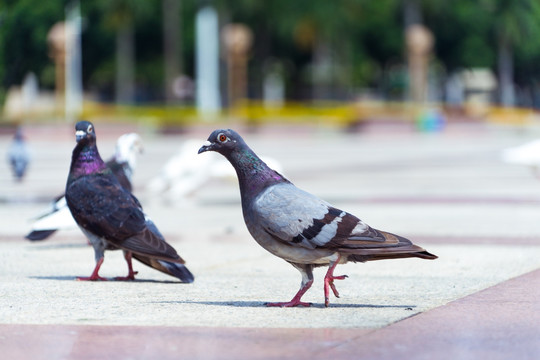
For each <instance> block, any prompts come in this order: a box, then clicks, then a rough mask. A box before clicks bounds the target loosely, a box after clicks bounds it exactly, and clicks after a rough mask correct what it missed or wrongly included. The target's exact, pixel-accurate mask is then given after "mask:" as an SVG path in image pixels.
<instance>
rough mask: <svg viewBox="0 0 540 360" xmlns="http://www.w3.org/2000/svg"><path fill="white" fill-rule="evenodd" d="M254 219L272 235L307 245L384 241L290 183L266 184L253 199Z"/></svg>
mask: <svg viewBox="0 0 540 360" xmlns="http://www.w3.org/2000/svg"><path fill="white" fill-rule="evenodd" d="M253 212H254V216H255V219H256V221H257V222H258V223H259V224H260V225H261V226H262V227H263V229H264V230H265V231H266V232H268V233H270V234H271V235H273V236H274V237H275V238H277V239H279V240H281V241H283V242H287V243H290V244H291V245H292V244H295V245H298V246H302V247H305V248H309V249H314V248H321V247H327V248H340V247H342V246H343V245H346V244H345V243H349V245H350V243H353V244H355V246H361V245H366V244H362V242H367V243H368V244H373V243H376V244H377V246H380V244H381V243H383V242H385V237H384V236H383V235H382V233H381V232H379V231H377V230H375V229H372V228H370V227H369V226H368V225H367V224H366V223H364V222H363V221H362V220H360V219H358V218H357V217H355V216H354V215H351V214H349V213H347V212H345V211H342V210H339V209H337V208H335V207H333V206H332V205H330V204H329V203H327V202H326V201H324V200H321V199H319V198H318V197H316V196H315V195H312V194H310V193H308V192H306V191H303V190H301V189H298V188H297V187H296V186H294V185H293V184H279V185H275V186H272V187H269V188H268V189H267V190H265V191H264V192H263V193H261V194H260V195H259V196H258V197H257V199H256V200H255V203H254V206H253Z"/></svg>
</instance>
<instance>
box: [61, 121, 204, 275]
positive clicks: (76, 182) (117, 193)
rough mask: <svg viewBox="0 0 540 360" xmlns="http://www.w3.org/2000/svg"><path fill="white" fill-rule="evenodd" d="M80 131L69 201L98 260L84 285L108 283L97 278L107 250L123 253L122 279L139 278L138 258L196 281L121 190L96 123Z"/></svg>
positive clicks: (82, 126)
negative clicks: (125, 271)
mask: <svg viewBox="0 0 540 360" xmlns="http://www.w3.org/2000/svg"><path fill="white" fill-rule="evenodd" d="M75 130H76V133H75V134H76V139H77V145H76V146H75V149H74V150H73V155H72V158H71V166H70V170H69V175H68V180H67V184H66V202H67V205H68V207H69V210H70V211H71V214H72V215H73V218H74V219H75V221H76V222H77V225H79V227H80V228H81V230H82V232H83V233H84V234H85V235H86V237H87V238H88V239H89V241H90V242H91V243H92V245H93V247H94V252H95V258H96V267H95V268H94V271H93V272H92V275H90V276H89V277H82V278H79V280H105V278H102V277H100V276H99V274H98V273H99V268H100V267H101V264H102V263H103V260H104V254H105V250H115V249H122V250H123V251H124V257H125V259H126V262H127V264H128V271H129V272H128V275H127V276H125V277H118V278H116V279H117V280H134V279H135V274H137V272H136V271H133V267H132V264H131V258H132V257H134V258H135V259H137V260H139V261H141V262H142V263H144V264H146V265H148V266H150V267H152V268H154V269H156V270H159V271H161V272H164V273H166V274H168V275H171V276H175V277H177V278H179V279H180V280H182V281H183V282H187V283H190V282H193V280H194V277H193V275H192V274H191V272H190V271H189V270H188V269H187V267H185V266H184V265H183V264H184V263H185V262H184V260H183V259H182V258H181V257H180V256H179V255H178V254H177V252H176V250H175V249H174V248H173V247H172V246H170V245H169V244H168V243H167V242H166V241H165V239H164V238H163V235H162V234H161V233H160V232H159V230H158V229H157V227H156V226H155V224H154V223H153V222H152V220H150V219H149V218H148V217H147V216H146V215H145V214H144V212H143V209H142V207H141V204H140V203H139V201H138V200H137V198H135V196H133V195H132V194H131V192H129V191H128V190H126V189H124V188H123V187H122V186H121V185H120V183H119V182H118V179H117V178H116V177H115V176H114V175H113V174H112V171H111V169H109V168H108V167H107V166H106V165H105V162H103V160H102V159H101V156H100V155H99V151H98V148H97V146H96V134H95V132H94V126H93V125H92V123H90V122H88V121H79V122H78V123H77V124H76V126H75Z"/></svg>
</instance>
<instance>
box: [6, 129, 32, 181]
mask: <svg viewBox="0 0 540 360" xmlns="http://www.w3.org/2000/svg"><path fill="white" fill-rule="evenodd" d="M8 161H9V164H10V166H11V170H12V171H13V176H14V177H15V180H17V181H22V179H23V177H24V174H25V173H26V169H27V168H28V163H29V162H30V153H29V151H28V146H27V145H26V142H25V140H24V136H23V132H22V128H20V127H19V128H17V131H16V132H15V137H14V138H13V141H12V142H11V145H10V146H9V149H8Z"/></svg>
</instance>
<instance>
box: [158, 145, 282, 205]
mask: <svg viewBox="0 0 540 360" xmlns="http://www.w3.org/2000/svg"><path fill="white" fill-rule="evenodd" d="M199 147H200V140H198V139H197V140H195V139H188V140H186V141H184V143H183V144H182V146H181V147H180V149H179V150H178V152H177V153H176V154H175V155H174V156H172V157H171V158H170V159H169V160H168V161H167V162H166V163H165V165H164V166H163V168H162V169H161V172H160V174H159V175H158V176H156V177H154V178H153V179H152V180H151V181H150V182H149V184H148V189H149V190H150V191H151V192H153V193H156V194H159V193H161V194H164V193H166V194H167V196H168V198H171V197H172V198H175V199H178V198H183V197H187V196H189V195H191V194H193V193H195V192H196V191H197V190H198V189H200V188H201V187H202V186H203V185H204V184H206V183H207V182H208V181H210V180H211V179H234V180H235V181H236V172H235V171H234V168H233V167H232V166H231V164H230V163H229V162H228V161H227V160H225V159H224V158H223V157H222V156H219V155H218V154H208V156H205V157H203V158H201V157H200V156H197V150H198V149H199ZM262 159H263V160H264V161H265V162H266V163H268V164H270V165H271V166H272V167H273V168H274V169H276V170H277V171H280V172H282V166H281V164H280V163H279V162H278V161H277V160H275V159H273V158H270V157H262Z"/></svg>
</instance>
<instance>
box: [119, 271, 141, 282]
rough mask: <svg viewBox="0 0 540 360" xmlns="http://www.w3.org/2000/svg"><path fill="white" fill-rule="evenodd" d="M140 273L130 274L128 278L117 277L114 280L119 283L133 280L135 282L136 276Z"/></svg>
mask: <svg viewBox="0 0 540 360" xmlns="http://www.w3.org/2000/svg"><path fill="white" fill-rule="evenodd" d="M138 273H139V272H138V271H133V272H130V273H129V274H128V275H127V276H117V277H115V278H114V280H117V281H132V280H135V275H137V274H138Z"/></svg>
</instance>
